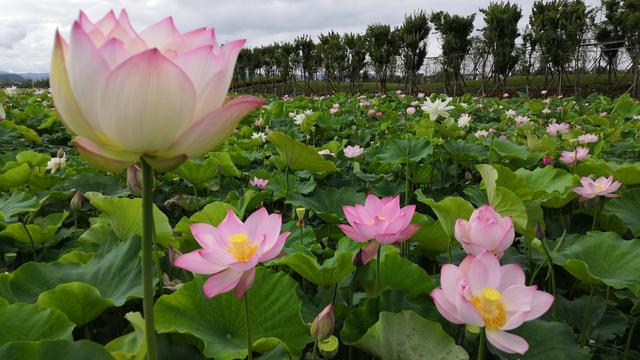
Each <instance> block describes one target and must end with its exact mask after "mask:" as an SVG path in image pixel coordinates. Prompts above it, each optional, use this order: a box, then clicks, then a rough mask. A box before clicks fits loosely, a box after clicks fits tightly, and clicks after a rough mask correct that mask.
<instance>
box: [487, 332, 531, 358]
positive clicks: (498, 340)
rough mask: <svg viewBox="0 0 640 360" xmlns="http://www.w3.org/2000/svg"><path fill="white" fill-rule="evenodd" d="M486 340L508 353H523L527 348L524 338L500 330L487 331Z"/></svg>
mask: <svg viewBox="0 0 640 360" xmlns="http://www.w3.org/2000/svg"><path fill="white" fill-rule="evenodd" d="M487 340H489V342H490V343H491V345H493V346H495V347H496V348H498V349H500V350H502V351H504V352H506V353H509V354H524V353H526V352H527V350H529V344H527V341H526V340H525V339H523V338H521V337H520V336H518V335H514V334H509V333H508V332H504V331H502V330H490V331H487Z"/></svg>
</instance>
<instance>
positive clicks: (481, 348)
mask: <svg viewBox="0 0 640 360" xmlns="http://www.w3.org/2000/svg"><path fill="white" fill-rule="evenodd" d="M484 332H485V330H484V328H482V330H481V331H480V338H479V339H478V357H477V359H478V360H484V355H485V352H486V349H485V348H486V346H487V345H486V342H485V338H486V336H485V333H484Z"/></svg>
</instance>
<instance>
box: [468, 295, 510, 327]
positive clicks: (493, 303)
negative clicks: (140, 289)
mask: <svg viewBox="0 0 640 360" xmlns="http://www.w3.org/2000/svg"><path fill="white" fill-rule="evenodd" d="M501 298H502V294H500V291H498V290H496V289H493V288H484V289H482V293H481V294H480V295H476V296H474V297H473V298H471V301H470V303H471V305H473V307H474V308H475V309H476V310H477V311H478V312H479V313H480V316H482V321H484V324H485V326H486V327H487V329H499V328H501V327H502V326H504V324H506V323H507V312H506V311H505V309H504V304H503V303H502V301H501Z"/></svg>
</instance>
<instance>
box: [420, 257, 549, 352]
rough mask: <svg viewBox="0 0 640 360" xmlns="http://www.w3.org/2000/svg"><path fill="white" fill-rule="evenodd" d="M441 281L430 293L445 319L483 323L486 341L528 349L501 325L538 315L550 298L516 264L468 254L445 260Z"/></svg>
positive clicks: (502, 347) (515, 349)
mask: <svg viewBox="0 0 640 360" xmlns="http://www.w3.org/2000/svg"><path fill="white" fill-rule="evenodd" d="M440 285H441V287H440V288H437V289H435V290H433V291H432V292H431V298H433V301H434V302H435V304H436V308H437V309H438V311H439V312H440V314H441V315H442V316H443V317H444V318H445V319H447V320H449V321H450V322H452V323H454V324H469V325H473V326H477V327H484V328H485V329H486V334H487V340H488V341H489V342H490V343H491V344H492V345H493V346H495V347H496V348H498V349H500V350H502V351H504V352H507V353H510V354H514V353H518V354H524V353H526V352H527V350H528V349H529V344H528V343H527V341H526V340H525V339H523V338H521V337H520V336H518V335H514V334H511V333H508V332H506V331H505V330H512V329H515V328H517V327H519V326H520V325H522V324H523V323H524V322H525V321H530V320H533V319H536V318H538V317H540V316H542V315H543V314H544V313H546V312H547V310H549V308H550V307H551V304H552V303H553V300H554V299H553V296H552V295H551V294H548V293H546V292H543V291H539V290H538V287H537V286H535V285H534V286H526V285H525V275H524V272H523V271H522V268H521V267H520V265H518V264H507V265H502V266H501V265H500V262H499V261H498V259H497V258H496V257H495V256H494V255H493V254H491V253H483V254H481V255H478V256H475V257H474V256H471V255H469V256H467V257H466V258H465V259H464V260H463V261H462V263H461V264H460V266H455V265H453V264H445V265H443V266H442V268H441V271H440Z"/></svg>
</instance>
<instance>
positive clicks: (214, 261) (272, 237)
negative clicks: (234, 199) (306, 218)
mask: <svg viewBox="0 0 640 360" xmlns="http://www.w3.org/2000/svg"><path fill="white" fill-rule="evenodd" d="M281 226H282V217H281V215H280V214H271V215H269V213H268V212H267V210H266V209H265V208H261V209H259V210H257V211H255V212H254V213H253V214H251V215H249V217H248V218H247V220H246V221H245V222H244V223H243V222H242V221H240V219H238V217H237V216H236V214H234V213H233V210H231V209H229V210H228V211H227V216H226V217H225V218H224V220H222V222H221V223H220V225H218V226H217V227H215V226H212V225H209V224H192V225H191V233H192V234H193V237H195V239H196V241H197V242H198V244H200V246H202V249H200V250H196V251H192V252H190V253H187V254H184V255H182V256H180V257H178V258H177V259H176V260H175V261H174V263H173V265H174V266H177V267H179V268H182V269H185V270H189V271H191V272H194V273H199V274H207V275H210V274H212V276H211V277H210V278H209V279H207V281H206V282H205V283H204V294H205V295H206V296H207V297H210V298H211V297H214V296H216V295H219V294H222V293H225V292H227V291H230V290H232V289H235V291H234V293H235V295H236V296H237V297H242V296H243V295H244V293H245V292H246V291H247V290H249V288H250V287H251V285H252V284H253V280H254V278H255V274H256V273H255V271H256V270H255V267H256V265H257V264H258V263H261V262H265V261H268V260H271V259H273V258H275V257H277V256H278V255H279V254H280V251H281V250H282V247H283V246H284V242H285V241H286V240H287V237H288V236H289V234H290V233H289V232H285V233H282V234H280V227H281Z"/></svg>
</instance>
